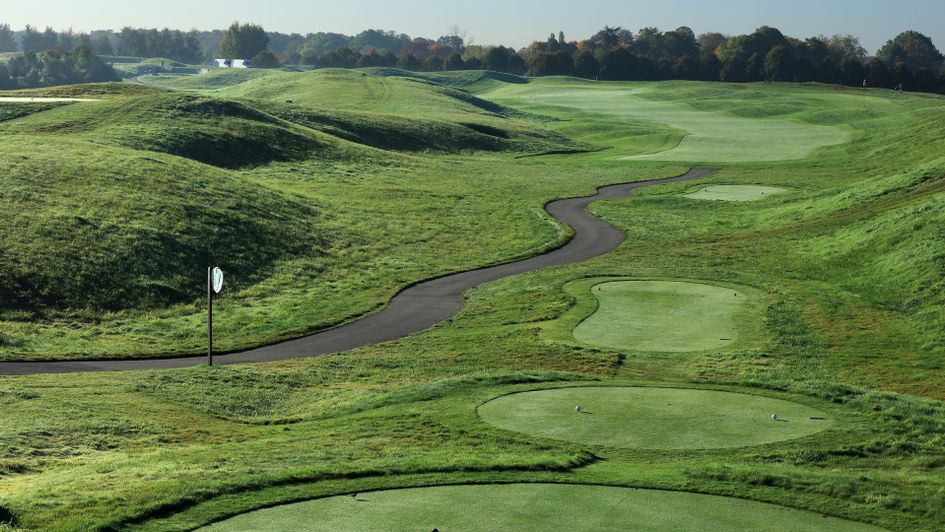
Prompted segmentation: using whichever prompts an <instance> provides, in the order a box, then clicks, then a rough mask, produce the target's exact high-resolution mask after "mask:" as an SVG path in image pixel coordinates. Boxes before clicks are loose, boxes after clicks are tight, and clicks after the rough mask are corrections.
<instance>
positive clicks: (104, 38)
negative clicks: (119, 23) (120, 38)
mask: <svg viewBox="0 0 945 532" xmlns="http://www.w3.org/2000/svg"><path fill="white" fill-rule="evenodd" d="M89 48H91V49H92V52H94V53H95V54H97V55H113V54H114V53H115V49H114V48H113V47H112V41H111V40H110V39H109V38H108V35H107V34H105V33H101V32H98V33H93V34H92V35H91V36H90V37H89Z"/></svg>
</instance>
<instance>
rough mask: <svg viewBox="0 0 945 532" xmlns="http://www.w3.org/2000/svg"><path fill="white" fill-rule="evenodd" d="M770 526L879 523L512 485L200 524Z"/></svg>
mask: <svg viewBox="0 0 945 532" xmlns="http://www.w3.org/2000/svg"><path fill="white" fill-rule="evenodd" d="M435 528H436V529H439V530H481V531H492V530H588V531H592V530H593V531H597V530H653V531H663V530H691V531H693V532H699V531H705V530H718V531H730V530H759V531H760V530H771V531H779V530H785V529H787V528H789V529H790V530H795V531H805V530H810V531H815V530H834V531H855V530H863V531H866V530H879V529H878V528H875V527H871V526H868V525H864V524H861V523H855V522H851V521H843V520H840V519H831V518H825V517H823V516H821V515H820V514H815V513H811V512H801V511H797V510H789V509H786V508H783V507H778V506H775V505H772V504H762V503H758V502H753V501H743V500H738V499H730V498H725V497H713V496H709V495H696V494H691V493H678V492H669V491H652V490H635V489H627V488H614V487H606V486H580V485H570V486H569V485H562V484H511V485H485V486H444V487H436V488H417V489H404V490H390V491H376V492H370V493H362V494H354V495H351V496H341V497H331V498H327V499H319V500H315V501H310V502H303V503H298V504H292V505H289V506H281V507H278V508H269V509H266V510H260V511H258V512H253V513H250V514H246V515H241V516H239V517H235V518H233V519H229V520H227V521H223V522H221V523H217V524H215V525H212V526H209V527H207V528H205V529H203V530H208V531H226V530H273V529H278V530H311V531H316V530H325V531H329V530H331V531H334V530H364V531H368V530H377V531H380V530H417V531H420V530H423V531H429V530H433V529H435Z"/></svg>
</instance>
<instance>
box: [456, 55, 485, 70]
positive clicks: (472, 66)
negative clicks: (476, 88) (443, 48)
mask: <svg viewBox="0 0 945 532" xmlns="http://www.w3.org/2000/svg"><path fill="white" fill-rule="evenodd" d="M461 59H463V58H461ZM463 63H465V65H466V66H465V69H466V70H482V59H479V58H478V57H470V58H468V59H463Z"/></svg>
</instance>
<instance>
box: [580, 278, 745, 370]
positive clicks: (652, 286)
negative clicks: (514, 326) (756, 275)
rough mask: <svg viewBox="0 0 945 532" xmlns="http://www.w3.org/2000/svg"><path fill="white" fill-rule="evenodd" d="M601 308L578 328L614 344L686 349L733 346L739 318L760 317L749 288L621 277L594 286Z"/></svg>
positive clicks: (585, 336) (592, 339)
mask: <svg viewBox="0 0 945 532" xmlns="http://www.w3.org/2000/svg"><path fill="white" fill-rule="evenodd" d="M591 291H592V293H593V294H594V296H595V297H596V298H597V300H598V308H597V311H596V312H594V314H592V315H591V316H590V317H589V318H587V319H586V320H584V321H582V322H581V323H580V324H579V325H578V326H577V327H576V328H575V329H574V338H575V339H576V340H578V341H579V342H582V343H585V344H589V345H594V346H598V347H606V348H610V349H630V350H634V351H656V352H672V353H685V352H695V351H707V350H710V349H719V348H724V347H729V346H731V345H732V344H733V343H734V342H735V341H736V340H737V339H738V337H739V329H740V321H741V320H753V319H754V320H757V317H755V316H753V315H752V314H753V313H750V312H746V310H751V309H752V308H753V307H748V308H747V309H746V305H747V304H748V303H749V301H750V299H751V293H750V292H752V291H750V290H749V289H743V288H739V289H733V288H728V287H723V286H715V285H708V284H698V283H693V282H684V281H617V282H609V283H603V284H599V285H596V286H594V287H592V288H591Z"/></svg>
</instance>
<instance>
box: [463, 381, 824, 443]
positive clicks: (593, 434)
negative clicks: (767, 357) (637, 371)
mask: <svg viewBox="0 0 945 532" xmlns="http://www.w3.org/2000/svg"><path fill="white" fill-rule="evenodd" d="M577 406H580V407H581V410H582V411H581V412H580V413H579V412H577V411H575V407H577ZM774 414H777V415H778V420H777V421H776V420H773V419H772V418H771V416H772V415H774ZM479 416H480V417H481V418H482V419H483V420H484V421H486V422H487V423H490V424H492V425H495V426H497V427H500V428H503V429H506V430H511V431H515V432H523V433H526V434H531V435H534V436H541V437H545V438H552V439H556V440H565V441H571V442H575V443H585V444H592V445H604V446H609V447H624V448H637V449H719V448H730V447H747V446H752V445H763V444H766V443H771V442H776V441H783V440H789V439H794V438H800V437H802V436H807V435H809V434H813V433H816V432H819V431H821V430H824V429H826V428H827V427H829V426H830V424H831V423H830V421H829V420H828V419H824V418H825V417H826V416H825V414H824V413H823V412H820V411H818V410H815V409H813V408H809V407H807V406H803V405H800V404H798V403H794V402H791V401H784V400H781V399H772V398H769V397H762V396H758V395H747V394H740V393H731V392H720V391H714V390H695V389H682V388H648V387H576V388H556V389H550V390H540V391H533V392H523V393H516V394H511V395H505V396H502V397H499V398H497V399H494V400H492V401H489V402H488V403H485V404H483V405H482V406H480V407H479Z"/></svg>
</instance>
